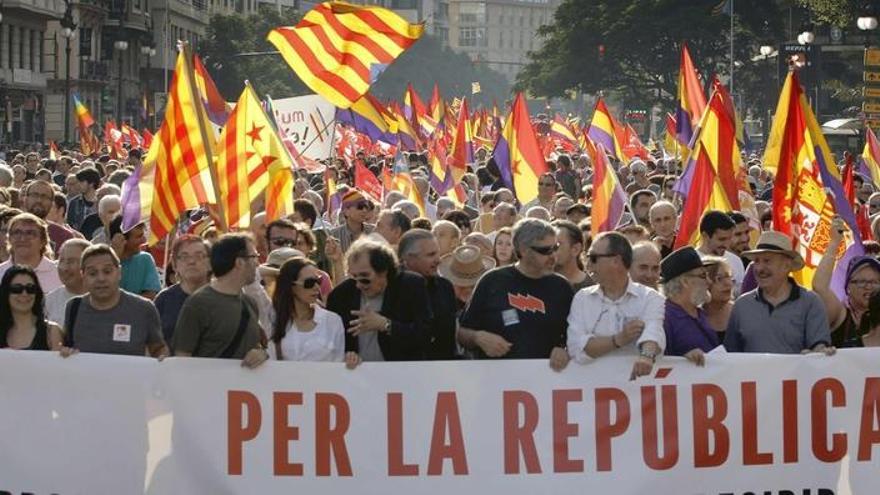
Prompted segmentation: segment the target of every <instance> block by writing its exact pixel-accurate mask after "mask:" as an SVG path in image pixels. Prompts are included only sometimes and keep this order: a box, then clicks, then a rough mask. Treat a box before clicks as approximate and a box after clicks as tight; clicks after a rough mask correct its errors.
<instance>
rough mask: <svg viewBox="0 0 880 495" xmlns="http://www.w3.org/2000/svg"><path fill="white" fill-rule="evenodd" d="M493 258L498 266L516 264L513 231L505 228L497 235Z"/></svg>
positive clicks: (493, 247) (493, 246)
mask: <svg viewBox="0 0 880 495" xmlns="http://www.w3.org/2000/svg"><path fill="white" fill-rule="evenodd" d="M492 257H493V258H495V263H496V265H497V266H507V265H512V264H514V263H516V254H515V253H514V251H513V229H511V228H509V227H505V228H503V229H500V230H498V231H497V232H496V233H495V242H494V243H493V245H492Z"/></svg>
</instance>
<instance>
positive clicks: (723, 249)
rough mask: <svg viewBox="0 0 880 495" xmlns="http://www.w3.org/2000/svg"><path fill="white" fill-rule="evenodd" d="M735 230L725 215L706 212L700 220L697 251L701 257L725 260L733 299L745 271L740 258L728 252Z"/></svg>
mask: <svg viewBox="0 0 880 495" xmlns="http://www.w3.org/2000/svg"><path fill="white" fill-rule="evenodd" d="M735 229H736V223H735V222H734V221H733V219H732V218H730V216H729V215H728V214H727V213H724V212H723V211H718V210H709V211H707V212H706V213H705V214H704V215H703V218H702V219H701V220H700V246H699V247H698V248H697V251H699V253H700V255H701V256H706V255H712V256H720V257H722V258H724V259H725V260H727V264H728V265H730V271H731V275H732V276H733V297H738V296H739V293H740V290H741V289H742V282H743V278H745V275H746V269H745V267H744V266H743V262H742V260H741V259H740V257H739V256H737V255H736V254H735V253H733V252H731V251H730V248H731V244H732V243H733V234H734V230H735Z"/></svg>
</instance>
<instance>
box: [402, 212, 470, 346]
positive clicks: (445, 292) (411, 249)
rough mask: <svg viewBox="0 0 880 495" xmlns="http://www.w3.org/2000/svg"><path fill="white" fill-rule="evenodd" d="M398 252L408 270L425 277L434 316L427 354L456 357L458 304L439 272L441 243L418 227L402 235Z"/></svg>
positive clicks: (451, 289)
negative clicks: (438, 243)
mask: <svg viewBox="0 0 880 495" xmlns="http://www.w3.org/2000/svg"><path fill="white" fill-rule="evenodd" d="M397 256H398V258H400V264H401V266H403V268H404V269H405V270H409V271H411V272H415V273H418V274H419V275H421V276H422V277H425V283H426V285H427V289H428V299H430V301H431V310H432V312H433V313H434V319H433V321H431V325H430V327H429V328H428V336H427V345H426V347H425V358H426V359H429V360H438V359H455V354H456V353H455V330H456V326H457V325H456V313H457V312H458V304H457V303H456V301H455V289H453V288H452V283H451V282H450V281H449V280H446V279H444V278H442V277H439V276H437V267H438V265H439V264H440V247H439V246H438V245H437V240H436V239H434V234H432V233H431V232H429V231H427V230H422V229H415V230H410V231H408V232H407V233H405V234H404V235H403V236H402V237H401V238H400V243H399V245H398V247H397Z"/></svg>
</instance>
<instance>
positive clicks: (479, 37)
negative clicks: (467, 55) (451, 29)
mask: <svg viewBox="0 0 880 495" xmlns="http://www.w3.org/2000/svg"><path fill="white" fill-rule="evenodd" d="M486 41H487V40H486V28H459V30H458V46H487V43H486Z"/></svg>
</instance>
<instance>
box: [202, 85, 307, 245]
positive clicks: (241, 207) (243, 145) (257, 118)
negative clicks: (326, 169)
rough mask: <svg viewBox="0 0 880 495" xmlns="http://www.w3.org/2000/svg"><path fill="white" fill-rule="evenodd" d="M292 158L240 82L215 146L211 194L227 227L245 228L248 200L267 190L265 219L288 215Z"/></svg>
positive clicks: (251, 92)
mask: <svg viewBox="0 0 880 495" xmlns="http://www.w3.org/2000/svg"><path fill="white" fill-rule="evenodd" d="M292 172H293V160H292V159H291V158H290V155H288V154H287V149H286V148H285V147H284V143H282V142H281V139H280V138H279V137H278V134H277V133H276V131H275V128H274V126H273V125H272V123H271V122H270V120H269V117H268V116H267V115H266V112H265V111H264V110H263V106H262V105H261V104H260V100H259V98H257V94H256V92H254V89H253V88H252V87H251V86H250V84H245V87H244V91H242V92H241V96H240V97H239V99H238V103H237V104H236V105H235V109H234V110H233V111H232V113H231V114H230V115H229V119H228V120H227V121H226V126H225V127H223V132H221V133H220V141H219V142H218V146H217V190H218V192H219V194H220V197H221V198H222V199H221V200H222V202H223V205H224V208H223V211H224V214H225V215H226V222H227V225H229V226H230V227H233V226H238V227H240V228H245V227H248V226H249V225H250V218H251V215H250V213H251V211H250V210H251V202H252V201H253V200H254V199H256V198H257V197H258V196H259V195H260V193H262V192H263V191H264V190H266V189H267V186H268V190H267V194H266V216H267V217H268V218H267V220H269V221H271V220H275V219H277V218H279V217H281V216H283V215H285V214H288V213H293V175H292Z"/></svg>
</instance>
